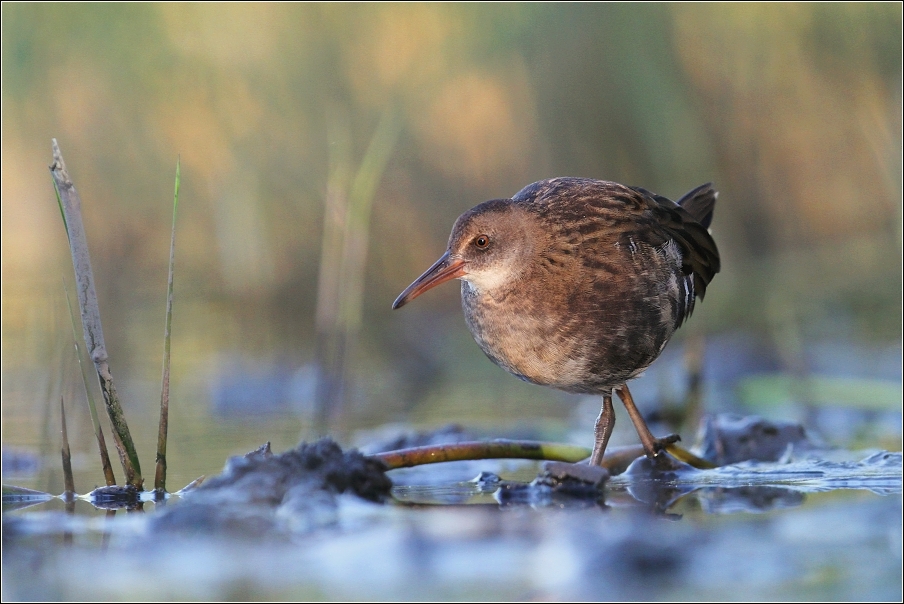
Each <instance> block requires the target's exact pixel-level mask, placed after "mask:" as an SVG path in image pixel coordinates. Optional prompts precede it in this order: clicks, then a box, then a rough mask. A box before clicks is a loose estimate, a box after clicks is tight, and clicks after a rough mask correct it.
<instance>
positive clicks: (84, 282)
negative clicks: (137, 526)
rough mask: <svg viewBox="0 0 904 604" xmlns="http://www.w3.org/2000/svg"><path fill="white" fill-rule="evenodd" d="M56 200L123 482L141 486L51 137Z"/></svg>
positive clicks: (74, 203) (76, 202)
mask: <svg viewBox="0 0 904 604" xmlns="http://www.w3.org/2000/svg"><path fill="white" fill-rule="evenodd" d="M50 173H51V175H52V176H53V183H54V188H55V189H56V193H57V200H58V201H59V203H60V207H61V208H62V210H63V215H64V216H65V224H66V231H67V233H68V235H69V249H70V251H71V252H72V264H73V268H74V269H75V283H76V293H77V296H78V302H79V310H80V312H81V316H82V328H83V330H84V336H85V345H86V346H87V347H88V350H87V352H88V355H89V356H90V357H91V360H92V361H93V362H94V367H95V369H96V370H97V377H98V380H99V381H100V389H101V392H102V393H103V395H104V403H105V404H106V408H107V414H108V415H109V416H110V423H111V425H112V426H113V439H114V441H115V442H116V449H117V451H118V452H119V460H120V462H121V463H122V468H123V472H124V473H125V477H126V483H127V484H130V485H133V486H134V487H136V488H138V489H141V488H142V484H143V483H144V480H143V479H142V477H141V466H140V464H139V463H138V453H137V452H136V450H135V445H134V443H133V442H132V436H131V434H130V433H129V426H128V424H127V423H126V419H125V417H124V416H123V413H122V407H121V406H120V404H119V398H118V397H117V395H116V388H115V387H114V386H113V374H112V373H111V371H110V365H109V363H108V357H107V348H106V345H105V343H104V335H103V330H102V329H101V322H100V309H99V308H98V305H97V291H96V290H95V287H94V274H93V272H92V270H91V257H90V255H89V253H88V240H87V238H86V236H85V227H84V224H83V223H82V215H81V205H82V203H81V198H80V197H79V195H78V192H77V191H76V190H75V185H74V184H73V183H72V179H71V178H70V177H69V173H68V171H67V170H66V164H65V162H64V161H63V154H62V153H61V152H60V147H59V145H58V144H57V141H56V139H53V163H52V164H51V165H50Z"/></svg>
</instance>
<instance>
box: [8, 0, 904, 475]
mask: <svg viewBox="0 0 904 604" xmlns="http://www.w3.org/2000/svg"><path fill="white" fill-rule="evenodd" d="M901 32H902V20H901V6H900V5H899V4H897V3H872V4H870V3H858V4H791V5H773V4H769V5H765V4H763V5H761V4H730V5H721V4H720V5H697V4H657V5H630V4H627V5H626V4H615V5H597V4H582V5H558V4H514V5H510V4H506V5H455V4H451V5H450V4H429V5H417V4H415V5H408V4H404V5H403V4H374V5H370V4H369V5H346V4H341V5H340V4H303V5H296V4H272V5H271V4H267V5H204V4H140V5H131V4H130V5H109V6H108V5H99V4H51V5H46V4H7V3H4V4H3V7H2V34H3V35H2V38H3V40H2V103H3V108H2V161H3V170H2V218H3V219H2V286H3V292H2V311H3V317H2V330H3V335H2V346H3V348H2V353H3V367H2V378H3V385H2V388H3V390H2V392H3V442H4V447H12V448H10V449H7V450H6V452H5V453H4V462H6V461H7V460H15V459H18V458H17V455H18V454H19V452H22V451H25V452H28V451H37V450H40V451H44V452H54V453H53V455H56V453H55V451H56V450H57V447H58V444H57V440H56V439H57V432H58V430H59V427H58V426H59V422H58V418H57V416H58V411H57V412H54V411H52V410H55V409H56V405H58V401H59V398H60V396H61V395H62V396H64V398H65V399H66V402H67V406H69V407H71V408H72V409H73V410H72V412H70V413H69V414H68V415H69V418H68V419H69V424H70V428H69V432H70V438H71V440H72V442H73V453H74V456H75V457H74V464H75V465H76V467H77V468H78V467H79V459H80V458H79V451H81V453H82V465H81V467H83V468H84V469H85V471H88V470H90V472H91V473H90V474H88V476H96V477H97V478H94V479H93V480H94V481H95V482H99V477H100V473H99V470H98V469H97V468H96V467H95V465H94V464H96V463H97V462H96V460H95V459H94V458H95V455H94V453H93V450H92V447H93V444H92V442H91V430H90V423H89V422H88V419H87V413H86V412H84V404H83V398H84V394H83V387H82V385H81V378H80V377H79V373H78V368H77V365H76V362H75V355H74V353H73V351H72V336H71V328H70V325H69V318H68V311H67V310H66V303H65V298H64V293H63V285H62V283H63V282H64V281H66V282H67V283H71V282H72V269H71V265H70V261H69V256H68V251H67V249H66V236H65V231H64V229H63V225H62V224H61V220H60V217H59V212H58V210H57V208H56V202H55V199H54V194H53V188H52V185H51V182H50V178H49V176H48V173H47V165H48V164H49V163H50V139H51V137H56V138H58V140H59V142H60V145H61V147H62V150H63V153H64V155H65V158H66V161H67V164H68V166H69V169H70V172H71V173H72V176H73V178H74V180H75V183H76V186H77V187H78V188H79V191H80V193H81V196H82V198H83V200H84V207H83V212H84V215H85V222H86V228H87V230H88V238H89V244H90V246H91V250H92V253H93V262H94V270H95V272H96V278H97V282H98V286H99V291H98V294H99V297H100V305H101V312H102V315H103V319H104V323H105V325H104V327H105V330H104V331H105V333H106V336H107V341H108V349H109V352H110V355H111V364H112V368H113V371H114V375H116V376H117V378H118V380H119V382H120V384H121V387H120V394H121V395H122V398H123V400H124V403H125V405H126V412H127V414H130V416H129V417H130V420H129V421H130V423H131V424H132V425H133V428H132V430H133V433H135V435H136V438H137V440H138V446H139V452H140V454H141V456H142V459H146V460H148V461H146V462H145V463H147V464H149V463H150V459H152V456H153V443H154V437H155V430H156V428H155V421H156V420H155V419H154V417H155V416H154V414H155V413H156V410H155V409H156V402H157V400H158V397H159V394H158V391H159V379H160V377H159V373H160V357H161V354H162V334H163V319H164V302H165V288H166V267H167V255H168V242H169V228H170V216H169V212H170V211H171V207H172V188H173V177H174V170H175V163H176V158H177V156H181V161H182V191H181V196H180V199H181V203H180V216H179V224H178V234H177V251H176V277H175V308H174V312H175V316H174V321H173V343H172V350H173V358H172V361H173V377H172V380H173V382H172V387H171V396H172V401H173V402H172V405H171V406H172V410H171V427H170V435H171V446H170V468H171V473H172V474H173V475H174V476H176V477H178V476H180V468H181V470H182V472H183V473H184V474H185V475H184V476H183V478H184V480H183V483H184V482H187V481H188V480H191V479H192V478H194V477H195V476H194V475H191V474H192V473H209V472H211V471H216V470H217V469H218V468H219V465H220V464H221V463H222V460H223V459H224V456H225V455H226V454H234V453H241V452H244V451H245V450H248V449H250V448H253V447H255V446H257V445H258V444H260V443H261V442H263V441H266V440H273V441H274V448H285V447H288V446H291V445H292V444H293V443H294V442H296V441H297V439H298V438H299V437H300V436H304V437H311V436H313V435H314V434H316V433H317V432H318V431H321V430H322V428H321V429H318V428H317V427H316V423H317V418H318V417H320V418H321V419H322V420H323V421H329V422H330V424H329V425H330V426H332V430H334V431H335V433H336V434H340V435H342V434H346V435H347V434H348V430H350V429H351V428H354V427H372V426H378V425H380V424H384V423H387V422H412V423H414V424H417V425H423V426H436V425H439V424H442V423H445V422H451V421H458V422H463V423H468V424H471V425H475V424H476V425H480V424H486V425H490V426H492V425H500V424H505V425H508V426H511V425H512V424H513V423H516V422H520V421H525V422H534V423H535V424H538V423H541V420H542V419H544V418H545V419H546V420H547V421H548V424H549V425H560V424H561V423H562V421H563V420H564V418H566V417H567V415H568V414H569V413H570V412H571V410H572V408H573V405H569V404H568V403H566V404H563V403H562V401H563V400H564V399H565V397H564V395H560V394H557V393H554V392H552V391H550V390H547V389H543V388H537V387H533V386H529V385H527V384H522V383H520V382H518V381H517V380H513V379H512V378H511V377H510V376H508V375H507V374H505V372H503V371H502V370H500V369H498V368H496V367H494V366H493V365H492V364H491V363H490V362H489V361H487V360H486V359H485V358H484V357H483V355H482V354H481V353H480V351H479V350H478V349H477V347H476V345H474V344H473V342H472V341H471V338H470V335H469V334H468V332H467V330H466V328H465V326H464V322H463V319H462V317H461V311H460V308H459V300H458V291H457V287H456V286H447V287H444V288H440V289H438V290H436V291H434V292H431V293H430V294H429V295H427V296H424V297H423V299H420V300H418V303H417V304H416V305H411V307H406V308H405V309H404V310H403V311H398V312H392V311H391V310H390V304H391V302H392V300H393V299H394V298H395V296H396V295H397V294H398V293H399V292H400V291H401V290H402V289H403V288H404V287H405V286H406V285H408V283H410V282H411V281H412V280H413V279H414V278H415V277H416V276H417V275H419V274H420V273H421V271H423V270H424V269H425V268H426V267H427V266H429V264H430V263H431V262H432V261H433V260H434V259H435V258H436V257H437V256H438V255H439V254H440V253H441V252H442V251H443V249H444V247H445V242H446V239H447V237H448V233H449V230H450V228H451V225H452V223H453V221H454V219H455V218H456V217H457V216H458V215H459V214H460V213H461V212H463V211H464V210H466V209H468V208H470V207H472V206H473V205H475V204H477V203H479V202H480V201H483V200H486V199H490V198H494V197H504V196H510V195H512V194H514V193H515V192H516V191H518V190H519V189H520V188H521V187H522V186H524V185H526V184H528V183H530V182H533V181H536V180H539V179H542V178H547V177H551V176H564V175H571V176H588V177H596V178H605V179H610V180H616V181H619V182H624V183H626V184H634V185H640V186H643V187H645V188H648V189H650V190H653V191H656V192H658V193H661V194H663V195H667V196H669V197H673V198H676V197H678V196H680V195H681V194H683V193H684V192H686V191H687V190H689V189H690V188H692V187H694V186H696V185H698V184H700V183H703V182H707V181H713V182H715V184H716V186H717V188H718V189H719V191H720V198H719V205H718V207H717V210H716V215H715V221H714V224H713V232H714V236H715V239H716V241H717V242H718V244H719V247H720V250H721V252H722V257H723V267H724V269H723V272H722V273H721V274H720V275H719V276H718V277H717V278H716V280H715V282H714V283H713V286H712V287H711V288H710V290H709V292H708V295H707V299H706V300H705V302H704V303H703V304H702V305H701V306H699V307H698V310H697V313H696V315H695V316H694V318H693V320H692V321H691V322H690V323H689V325H688V327H686V328H684V329H682V330H681V332H679V335H678V339H676V342H675V343H673V344H672V345H671V347H670V348H672V347H676V348H679V349H680V347H681V341H682V339H685V338H687V337H688V336H689V335H694V334H697V335H699V334H707V335H709V336H711V337H718V336H720V335H724V334H748V335H749V337H752V338H755V339H756V340H757V342H761V343H763V342H765V344H764V345H765V346H766V347H767V348H769V349H770V350H772V351H773V352H774V355H777V358H778V361H776V362H775V363H773V364H774V365H775V364H777V366H778V369H779V370H783V369H788V370H797V369H799V367H796V365H797V364H799V360H800V359H801V358H804V356H805V355H803V353H802V352H801V351H802V350H803V348H805V347H806V345H807V343H808V342H824V341H832V342H843V343H846V344H847V343H849V344H850V345H851V346H854V347H865V348H862V349H864V350H875V349H878V350H888V349H891V350H896V351H898V352H897V357H895V359H897V360H894V361H893V364H897V363H898V362H899V359H900V352H899V351H900V343H901V327H902V320H901V287H902V282H901V266H902V255H901V248H902V214H901V169H902V165H901V152H902V142H901V140H902V139H901V111H902V92H901V90H902V88H901V86H902V79H901V73H902V72H901V69H902V62H901V40H902V38H901V35H902V34H901ZM70 287H71V286H70ZM77 331H79V332H80V330H77ZM744 337H747V336H744ZM880 356H881V355H880ZM882 358H883V359H884V358H885V357H882ZM882 362H886V361H882ZM754 364H755V363H754ZM804 364H805V363H804ZM896 371H897V374H896V375H897V380H898V382H900V368H899V367H898V368H896ZM892 374H893V377H894V371H892ZM318 378H319V379H318ZM92 387H93V384H92ZM317 400H321V401H324V400H327V401H333V403H334V404H333V406H332V407H331V410H329V412H327V411H323V410H321V412H318V408H317V405H316V401H317ZM339 403H341V404H339ZM719 404H720V401H718V400H709V401H706V405H707V406H708V407H713V408H718V407H719ZM144 415H146V416H147V418H149V421H147V422H145V423H144V426H145V428H140V427H138V426H141V425H142V424H141V422H142V420H141V419H140V418H142V417H144ZM132 417H137V418H139V419H136V420H133V419H131V418H132ZM252 420H253V421H252ZM556 422H558V424H557V423H556ZM589 427H590V426H588V430H589ZM79 435H81V436H79ZM202 449H203V450H204V451H205V452H206V453H205V454H204V456H201V455H199V454H198V453H197V452H198V451H199V450H202ZM202 457H203V459H204V461H203V462H202V461H200V459H201V458H202ZM24 459H25V460H26V461H24V462H22V463H28V461H27V460H28V456H27V455H26V456H25V457H24ZM11 462H12V461H11ZM4 467H5V469H4V474H5V475H8V471H7V469H6V468H7V466H6V464H4ZM48 471H50V470H48ZM4 480H5V481H6V478H4ZM42 480H44V479H42ZM53 480H55V479H53ZM53 480H51V482H53ZM85 480H91V479H90V478H89V479H85ZM18 482H19V483H20V484H21V483H22V482H23V481H21V480H20V481H18ZM178 482H179V478H173V480H172V481H171V484H173V485H176V484H177V483H178ZM38 486H39V487H40V488H45V489H46V488H48V486H47V484H46V482H42V483H41V484H39V485H38ZM77 486H78V487H79V489H80V490H81V491H84V490H85V488H84V487H86V486H89V485H85V484H84V483H83V484H81V485H77Z"/></svg>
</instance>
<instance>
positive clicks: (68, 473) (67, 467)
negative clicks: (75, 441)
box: [60, 396, 75, 501]
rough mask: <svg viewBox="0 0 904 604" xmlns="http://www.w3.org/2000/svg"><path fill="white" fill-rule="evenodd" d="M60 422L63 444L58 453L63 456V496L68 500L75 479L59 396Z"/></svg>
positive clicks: (61, 399)
mask: <svg viewBox="0 0 904 604" xmlns="http://www.w3.org/2000/svg"><path fill="white" fill-rule="evenodd" d="M60 423H61V424H62V433H63V446H62V449H61V450H60V453H61V454H62V457H63V485H64V487H63V488H64V490H63V496H64V498H65V499H66V500H67V501H68V500H69V499H71V498H72V497H73V496H74V495H75V479H74V478H73V477H72V454H71V453H70V451H69V434H68V433H67V432H66V407H65V405H63V397H62V396H61V397H60Z"/></svg>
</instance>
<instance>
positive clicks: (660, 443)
mask: <svg viewBox="0 0 904 604" xmlns="http://www.w3.org/2000/svg"><path fill="white" fill-rule="evenodd" d="M680 440H681V436H679V435H678V434H669V435H668V436H662V437H660V438H657V439H654V440H653V455H647V456H648V457H651V458H652V457H656V456H657V455H659V454H660V453H662V452H663V451H665V450H666V448H668V446H669V445H673V444H675V443H676V442H678V441H680Z"/></svg>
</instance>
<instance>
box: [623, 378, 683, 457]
mask: <svg viewBox="0 0 904 604" xmlns="http://www.w3.org/2000/svg"><path fill="white" fill-rule="evenodd" d="M614 390H615V392H616V394H618V398H620V399H621V401H622V403H624V405H625V409H627V410H628V415H630V416H631V421H632V422H633V423H634V428H635V429H636V430H637V435H638V436H640V443H641V444H642V445H643V450H644V452H645V453H646V454H647V457H649V458H650V459H653V458H654V457H656V454H657V453H659V452H660V451H661V450H662V449H664V448H665V447H666V445H670V444H672V443H674V442H677V441H678V440H680V438H681V437H679V436H678V435H677V434H670V435H668V436H664V437H662V438H656V437H655V436H653V433H652V432H650V429H649V428H648V427H647V422H645V421H643V416H642V415H641V414H640V411H638V410H637V406H636V405H635V404H634V399H633V398H632V397H631V392H630V391H629V390H628V385H627V384H622V385H621V386H619V387H617V388H615V389H614Z"/></svg>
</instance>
